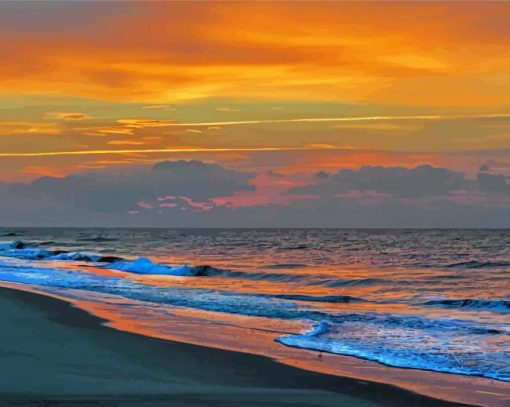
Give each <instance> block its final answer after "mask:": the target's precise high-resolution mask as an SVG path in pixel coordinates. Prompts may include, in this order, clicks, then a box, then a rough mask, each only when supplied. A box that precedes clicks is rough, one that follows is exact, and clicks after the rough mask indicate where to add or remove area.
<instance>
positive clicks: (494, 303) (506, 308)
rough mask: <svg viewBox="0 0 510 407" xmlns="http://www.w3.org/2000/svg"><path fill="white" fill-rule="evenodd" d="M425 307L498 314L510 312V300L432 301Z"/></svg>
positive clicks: (468, 299) (426, 303)
mask: <svg viewBox="0 0 510 407" xmlns="http://www.w3.org/2000/svg"><path fill="white" fill-rule="evenodd" d="M424 305H430V306H440V307H447V308H459V309H471V310H478V311H481V310H486V311H496V312H510V300H481V299H473V298H467V299H460V300H456V299H443V300H431V301H427V302H425V303H424Z"/></svg>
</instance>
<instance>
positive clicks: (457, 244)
mask: <svg viewBox="0 0 510 407" xmlns="http://www.w3.org/2000/svg"><path fill="white" fill-rule="evenodd" d="M2 283H4V284H9V283H15V284H18V285H19V284H22V285H23V287H29V288H35V289H37V290H38V291H39V292H42V293H46V294H48V295H58V296H59V297H63V298H69V299H71V300H73V301H74V303H77V304H78V305H79V303H80V301H83V302H89V303H90V302H91V301H93V302H94V304H95V307H103V309H104V310H105V309H109V310H110V311H111V310H112V309H116V310H117V312H118V313H121V311H122V312H125V314H124V318H125V320H123V322H124V327H127V328H126V329H128V330H133V331H135V332H141V333H143V334H148V335H154V336H158V337H167V336H172V334H174V336H175V337H178V338H180V339H181V340H184V341H186V338H187V336H189V337H190V342H197V336H198V337H200V342H201V343H202V344H206V345H208V346H218V347H221V346H222V345H221V342H222V341H223V342H225V343H227V342H230V343H232V342H235V343H237V345H238V348H239V349H242V351H246V352H251V351H253V352H254V353H256V352H259V353H260V351H259V350H255V348H256V347H257V343H256V340H254V339H253V338H256V337H257V335H256V333H257V332H264V333H266V334H270V336H271V338H272V340H273V346H276V347H291V348H294V349H303V350H310V351H319V352H322V353H324V354H329V353H332V354H339V355H346V356H353V357H357V358H361V359H365V360H370V361H373V362H376V363H380V364H383V365H387V366H392V367H399V368H412V369H421V370H430V371H437V372H445V373H454V374H459V375H471V376H481V377H486V378H491V379H496V380H501V381H507V382H510V230H346V229H341V230H339V229H204V230H200V229H182V230H174V229H171V230H169V229H63V228H53V229H50V228H48V229H30V228H23V229H0V285H1V284H2ZM85 308H86V307H85ZM125 315H129V316H130V317H129V318H130V320H129V321H127V322H126V320H127V317H126V316H125ZM177 316H178V317H179V319H178V321H180V322H179V323H169V321H177V320H176V319H175V318H176V317H177ZM112 318H113V319H114V317H112ZM119 318H120V317H119ZM172 318H174V319H173V320H172ZM119 324H120V322H119ZM148 327H150V329H148ZM232 327H234V328H236V330H237V331H236V332H240V331H242V332H243V334H242V335H240V336H236V337H232V336H231V335H230V334H229V332H232V331H230V330H229V328H232ZM219 329H220V331H221V332H222V333H221V334H218V330H219ZM213 331H214V334H213ZM229 335H230V336H229ZM192 337H193V338H192Z"/></svg>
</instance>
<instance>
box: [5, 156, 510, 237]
mask: <svg viewBox="0 0 510 407" xmlns="http://www.w3.org/2000/svg"><path fill="white" fill-rule="evenodd" d="M255 176H256V174H253V173H247V172H241V171H235V170H231V169H226V168H223V167H222V166H220V165H216V164H206V163H202V162H200V161H165V162H161V163H158V164H156V165H155V166H154V167H153V168H151V169H149V170H147V171H145V172H138V173H124V174H110V173H88V174H80V175H72V176H68V177H66V178H51V177H43V178H40V179H38V180H36V181H34V182H32V183H30V184H8V183H0V225H2V226H126V227H127V226H136V227H363V228H380V227H433V228H435V227H510V187H509V186H508V184H507V179H506V177H504V176H502V175H495V174H492V173H489V172H488V171H481V172H479V173H478V174H477V177H476V178H474V179H469V178H468V177H467V176H466V174H464V173H462V172H454V171H450V170H448V169H445V168H434V167H431V166H419V167H415V168H411V169H406V168H399V167H362V168H361V169H360V170H340V171H338V172H337V173H333V174H330V173H326V172H324V171H321V172H319V173H318V174H317V175H316V176H315V177H312V178H313V179H312V180H311V181H310V183H309V184H308V185H305V186H300V187H294V188H291V189H289V190H287V191H282V194H286V195H287V196H288V197H289V198H290V203H289V204H288V205H280V204H270V205H259V206H248V207H237V208H236V207H232V206H229V205H219V204H216V203H215V202H214V199H215V198H220V197H228V196H231V195H233V194H235V193H241V192H244V193H249V192H252V191H254V190H255V187H254V186H253V185H252V183H251V182H252V180H253V178H254V177H255ZM278 177H282V176H281V175H278Z"/></svg>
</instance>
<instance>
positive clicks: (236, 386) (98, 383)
mask: <svg viewBox="0 0 510 407" xmlns="http://www.w3.org/2000/svg"><path fill="white" fill-rule="evenodd" d="M0 319H1V321H0V324H1V326H2V341H1V343H2V347H1V350H0V404H1V405H10V404H12V405H19V403H22V404H24V403H26V404H29V405H32V404H33V405H39V403H45V404H44V405H50V404H51V405H52V406H54V405H75V404H80V405H105V406H106V405H108V406H112V405H113V406H117V405H121V406H122V405H126V406H134V405H140V406H160V405H172V406H180V405H183V406H204V405H208V406H209V405H221V406H228V405H293V406H360V407H365V406H366V407H368V406H441V405H444V406H447V405H454V404H452V403H447V402H443V401H439V400H435V399H431V398H427V397H423V396H420V395H417V394H414V393H411V392H407V391H404V390H400V389H397V388H394V387H391V386H387V385H382V384H377V383H367V382H361V381H357V380H353V379H347V378H340V377H335V376H330V375H323V374H320V373H314V372H308V371H305V370H301V369H297V368H293V367H290V366H285V365H282V364H279V363H277V362H274V361H272V360H271V359H268V358H265V357H261V356H254V355H247V354H242V353H237V352H229V351H224V350H217V349H211V348H205V347H200V346H194V345H188V344H181V343H177V342H168V341H161V340H158V339H152V338H148V337H144V336H140V335H136V334H131V333H127V332H121V331H116V330H113V329H110V328H107V327H105V326H103V325H102V322H104V321H102V320H100V319H99V318H96V317H94V316H91V315H89V314H87V313H86V312H84V311H82V310H80V309H76V308H73V307H72V306H70V305H69V304H68V303H66V302H63V301H60V300H57V299H53V298H49V297H45V296H41V295H37V294H33V293H28V292H22V291H16V290H11V289H6V288H0ZM46 403H47V404H46Z"/></svg>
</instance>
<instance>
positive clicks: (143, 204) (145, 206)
mask: <svg viewBox="0 0 510 407" xmlns="http://www.w3.org/2000/svg"><path fill="white" fill-rule="evenodd" d="M137 205H138V206H139V207H140V208H143V209H152V208H153V206H152V205H151V204H150V203H149V202H145V201H143V200H142V201H138V202H137Z"/></svg>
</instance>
